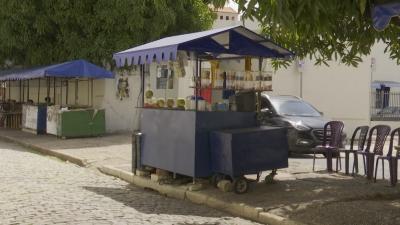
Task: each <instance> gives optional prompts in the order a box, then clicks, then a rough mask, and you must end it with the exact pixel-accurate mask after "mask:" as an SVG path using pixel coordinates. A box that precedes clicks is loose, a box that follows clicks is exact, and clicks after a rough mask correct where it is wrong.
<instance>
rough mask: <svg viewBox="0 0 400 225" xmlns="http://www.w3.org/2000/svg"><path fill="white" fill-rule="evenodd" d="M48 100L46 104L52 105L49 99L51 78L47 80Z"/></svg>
mask: <svg viewBox="0 0 400 225" xmlns="http://www.w3.org/2000/svg"><path fill="white" fill-rule="evenodd" d="M46 97H47V100H46V104H48V103H50V102H49V98H50V77H48V78H47V96H46Z"/></svg>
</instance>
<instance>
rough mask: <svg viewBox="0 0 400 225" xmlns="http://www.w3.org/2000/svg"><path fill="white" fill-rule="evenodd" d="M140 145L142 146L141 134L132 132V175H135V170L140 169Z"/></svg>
mask: <svg viewBox="0 0 400 225" xmlns="http://www.w3.org/2000/svg"><path fill="white" fill-rule="evenodd" d="M141 145H142V133H141V132H140V131H134V132H133V134H132V173H133V174H136V169H141V168H142V164H141V160H140V159H141V156H140V155H141V154H140V153H141Z"/></svg>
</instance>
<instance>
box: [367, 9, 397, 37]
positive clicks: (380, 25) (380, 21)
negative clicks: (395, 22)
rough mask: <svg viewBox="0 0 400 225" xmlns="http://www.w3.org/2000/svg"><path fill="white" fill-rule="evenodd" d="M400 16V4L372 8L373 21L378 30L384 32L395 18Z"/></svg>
mask: <svg viewBox="0 0 400 225" xmlns="http://www.w3.org/2000/svg"><path fill="white" fill-rule="evenodd" d="M397 16H400V3H387V4H380V5H375V6H374V7H373V8H372V20H373V25H374V28H375V29H376V30H379V31H381V30H384V29H385V28H386V27H387V26H388V25H389V23H390V20H391V19H392V18H393V17H397Z"/></svg>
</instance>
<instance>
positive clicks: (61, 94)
mask: <svg viewBox="0 0 400 225" xmlns="http://www.w3.org/2000/svg"><path fill="white" fill-rule="evenodd" d="M62 100H63V80H62V78H61V79H60V106H62V105H63V104H62Z"/></svg>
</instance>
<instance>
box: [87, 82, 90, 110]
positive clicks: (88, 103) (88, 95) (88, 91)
mask: <svg viewBox="0 0 400 225" xmlns="http://www.w3.org/2000/svg"><path fill="white" fill-rule="evenodd" d="M89 83H90V79H89V78H88V79H87V105H88V106H90V101H89V100H90V99H89V98H90V86H89V85H90V84H89Z"/></svg>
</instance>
